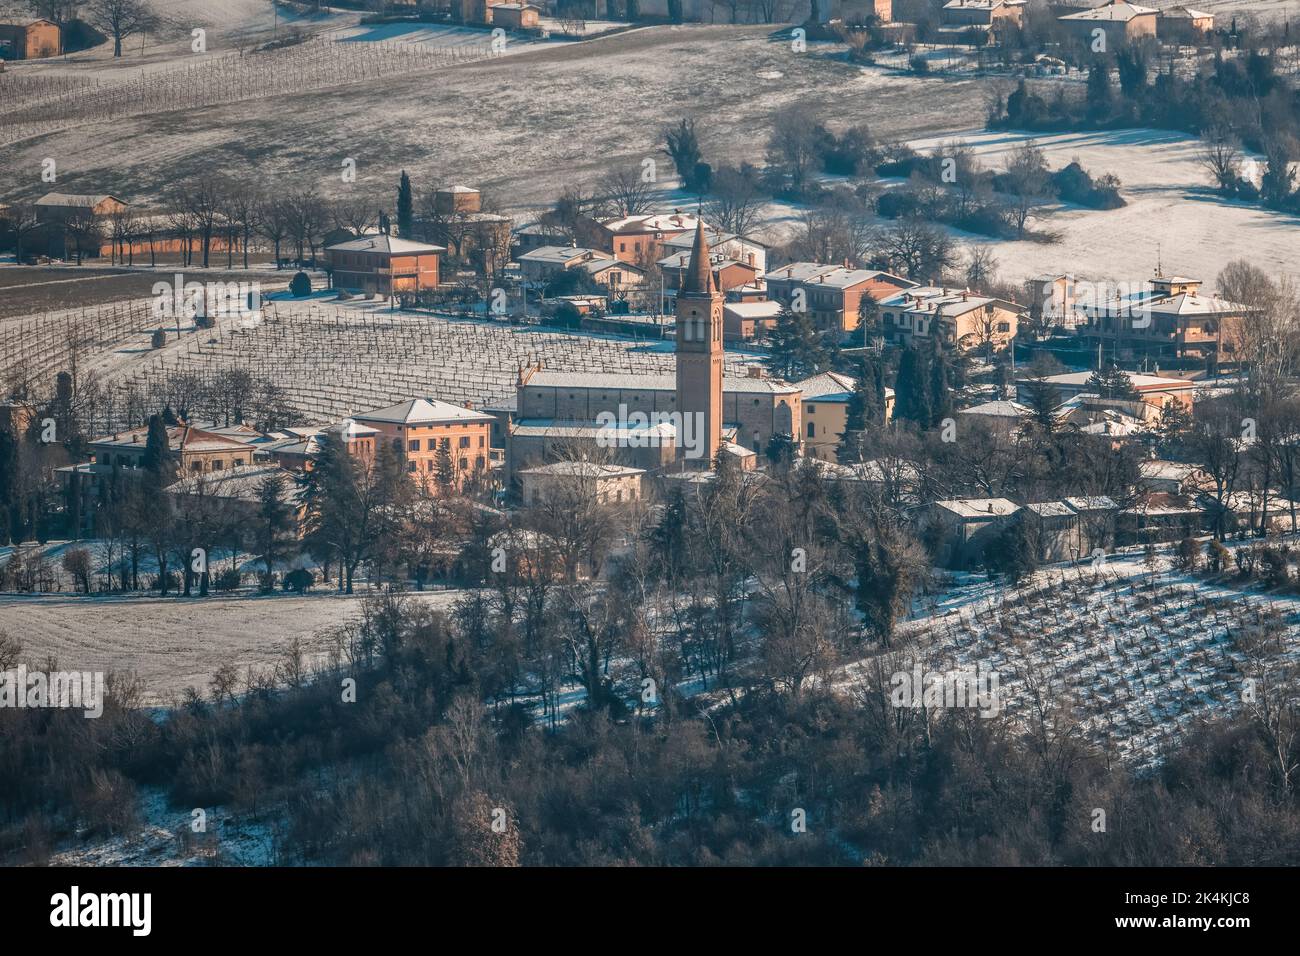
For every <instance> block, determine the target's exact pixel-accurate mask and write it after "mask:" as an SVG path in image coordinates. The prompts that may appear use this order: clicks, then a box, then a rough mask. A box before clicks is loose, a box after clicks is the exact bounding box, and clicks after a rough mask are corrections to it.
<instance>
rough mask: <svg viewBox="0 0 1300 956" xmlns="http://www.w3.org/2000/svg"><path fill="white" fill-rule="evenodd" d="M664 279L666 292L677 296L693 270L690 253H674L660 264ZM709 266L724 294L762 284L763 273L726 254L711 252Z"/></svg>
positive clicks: (661, 260) (715, 283) (715, 281)
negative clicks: (688, 273) (688, 274)
mask: <svg viewBox="0 0 1300 956" xmlns="http://www.w3.org/2000/svg"><path fill="white" fill-rule="evenodd" d="M658 265H659V271H660V272H661V273H662V274H663V278H664V291H665V292H667V293H668V294H670V295H676V294H677V291H678V290H679V289H680V288H681V287H682V283H683V281H685V277H686V273H687V272H689V271H690V268H691V256H690V253H689V252H673V253H671V254H669V255H666V256H664V257H663V258H662V259H660V260H659V262H658ZM709 265H710V269H711V270H712V272H713V284H714V287H715V288H717V289H719V290H720V291H722V292H724V293H725V292H730V291H731V290H732V289H741V288H745V287H748V286H754V285H756V284H758V283H760V282H761V278H762V272H761V271H760V270H759V268H758V267H757V266H754V265H751V264H749V263H745V262H740V261H738V260H736V259H732V258H730V257H729V256H727V255H726V254H725V253H721V252H711V253H710V255H709Z"/></svg>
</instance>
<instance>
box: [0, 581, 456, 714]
mask: <svg viewBox="0 0 1300 956" xmlns="http://www.w3.org/2000/svg"><path fill="white" fill-rule="evenodd" d="M460 595H461V592H458V591H425V592H419V593H413V594H412V598H413V599H415V600H420V601H424V602H426V603H428V604H430V605H432V606H434V607H438V608H450V607H451V605H452V604H454V603H455V601H456V599H457V598H458V597H459V596H460ZM363 599H364V594H363V593H358V594H355V595H352V596H347V595H340V594H335V593H330V592H328V591H326V590H325V589H323V588H319V587H318V588H317V590H316V591H314V592H312V593H309V594H306V595H297V594H284V593H282V592H277V593H275V594H270V595H265V596H262V595H257V594H252V593H247V592H239V593H234V594H216V593H213V594H209V595H208V596H207V597H202V598H201V597H191V598H181V597H167V598H160V597H158V596H157V595H156V594H154V595H152V596H149V595H111V596H102V597H101V596H95V595H92V596H90V597H85V596H81V595H73V594H48V595H13V594H5V595H0V630H5V631H8V632H9V633H10V634H12V635H14V636H15V637H17V638H19V639H20V640H21V641H22V645H23V656H24V658H25V659H26V660H27V661H29V662H44V661H45V660H46V659H47V658H48V657H53V658H54V659H55V660H56V661H57V662H58V663H59V665H60V667H61V668H62V669H65V670H83V671H104V672H109V671H115V672H119V673H125V672H133V673H134V674H135V675H136V676H137V677H138V678H139V680H140V684H141V690H142V693H143V700H142V701H141V703H142V704H143V705H145V706H165V705H168V704H171V703H174V702H175V701H177V700H178V699H179V697H180V695H181V693H182V692H183V691H184V690H185V688H187V687H191V686H192V687H195V688H197V689H198V690H200V691H201V692H203V693H204V694H206V693H207V692H208V682H209V681H210V680H211V679H212V675H213V674H214V673H215V672H216V670H217V668H218V667H220V666H221V665H222V664H233V665H235V667H236V668H237V669H238V671H239V673H240V675H241V678H242V676H243V675H244V674H245V673H246V671H247V669H248V668H249V667H252V668H254V669H255V670H258V671H265V670H267V669H269V668H271V667H273V666H275V665H276V664H277V663H282V662H283V661H284V658H285V652H286V651H287V650H288V648H289V645H290V643H291V642H292V641H293V639H294V638H295V637H296V638H298V639H299V640H300V641H301V646H302V651H303V655H304V658H305V661H306V663H308V664H311V663H314V662H319V661H323V660H325V659H326V658H327V657H328V655H329V654H330V652H331V651H332V650H333V642H332V641H331V639H330V638H329V637H328V635H327V634H326V633H324V632H325V631H326V630H327V629H329V628H331V627H334V626H337V625H339V624H342V623H344V622H345V621H347V620H349V619H352V618H355V617H357V616H358V615H359V614H360V603H361V601H362V600H363Z"/></svg>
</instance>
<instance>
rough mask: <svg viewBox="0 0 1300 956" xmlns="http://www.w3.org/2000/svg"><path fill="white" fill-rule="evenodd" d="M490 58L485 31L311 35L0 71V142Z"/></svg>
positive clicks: (489, 48) (491, 51) (492, 53)
mask: <svg viewBox="0 0 1300 956" xmlns="http://www.w3.org/2000/svg"><path fill="white" fill-rule="evenodd" d="M496 55H498V54H497V53H495V52H494V51H493V49H492V46H491V36H490V35H489V34H486V33H485V34H482V35H481V39H476V42H472V43H459V44H446V45H433V44H419V43H378V42H376V43H363V42H336V41H333V40H330V39H327V38H323V37H315V38H312V39H310V40H306V41H304V42H302V43H298V44H294V45H291V46H282V47H276V48H274V49H261V50H254V51H242V50H241V51H237V52H231V53H226V54H220V55H214V56H211V57H207V58H204V59H202V60H200V61H199V62H196V63H188V64H184V65H176V64H169V65H166V66H163V67H160V68H158V69H155V70H152V71H149V72H145V71H142V72H140V73H138V74H135V75H133V76H132V77H131V78H130V79H126V80H108V79H99V78H95V79H91V78H89V77H80V76H65V75H45V74H35V75H30V76H29V75H23V74H21V73H13V72H12V71H7V72H5V73H3V74H0V104H3V105H2V106H0V131H3V133H4V136H3V138H4V139H5V140H7V141H17V140H21V139H26V138H29V137H33V136H40V135H43V134H46V133H50V132H54V131H56V130H60V129H65V128H68V127H71V126H74V125H75V124H77V123H78V122H81V121H86V120H96V121H99V120H112V119H121V118H124V117H128V116H149V115H154V114H158V113H166V112H169V111H173V110H194V109H201V108H203V107H206V106H215V105H220V104H226V103H238V102H242V101H247V100H254V99H261V98H264V97H270V96H279V95H283V94H290V93H301V92H303V91H305V90H318V89H328V88H331V87H337V86H344V85H347V84H352V83H365V82H368V81H371V80H376V79H381V78H384V77H389V76H396V75H400V74H411V73H418V72H421V71H428V70H437V69H440V68H443V67H447V66H452V65H454V64H457V63H467V62H472V61H475V60H483V59H487V58H489V57H493V56H496Z"/></svg>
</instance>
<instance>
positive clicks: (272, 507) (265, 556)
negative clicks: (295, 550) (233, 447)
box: [255, 472, 293, 591]
mask: <svg viewBox="0 0 1300 956" xmlns="http://www.w3.org/2000/svg"><path fill="white" fill-rule="evenodd" d="M287 488H288V481H287V479H286V478H285V476H284V475H283V474H281V473H280V472H272V473H271V474H269V475H267V476H266V477H265V478H263V479H262V480H261V481H260V482H259V483H258V485H257V525H256V532H255V535H256V541H255V546H256V548H257V550H258V551H260V552H261V553H262V563H263V565H264V566H265V568H266V575H265V578H264V579H263V581H262V590H263V591H270V590H271V588H272V584H271V575H272V573H273V572H274V570H275V562H276V560H277V559H278V558H279V557H280V554H281V553H282V549H283V548H284V547H285V546H286V545H287V537H288V534H289V530H290V529H291V528H292V527H293V514H292V512H291V511H290V509H289V503H288V502H287V501H286V500H285V492H286V490H287Z"/></svg>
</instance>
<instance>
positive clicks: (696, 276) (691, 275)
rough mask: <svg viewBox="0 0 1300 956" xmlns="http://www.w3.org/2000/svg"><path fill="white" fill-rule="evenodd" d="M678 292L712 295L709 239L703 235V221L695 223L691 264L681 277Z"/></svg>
mask: <svg viewBox="0 0 1300 956" xmlns="http://www.w3.org/2000/svg"><path fill="white" fill-rule="evenodd" d="M680 292H685V293H688V294H694V295H712V294H713V292H714V288H713V268H712V263H711V262H710V259H709V240H708V239H706V238H705V237H704V223H703V221H698V222H697V223H696V225H695V245H694V246H692V247H691V264H690V266H689V267H687V269H686V277H685V278H684V279H682V287H681V289H680Z"/></svg>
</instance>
